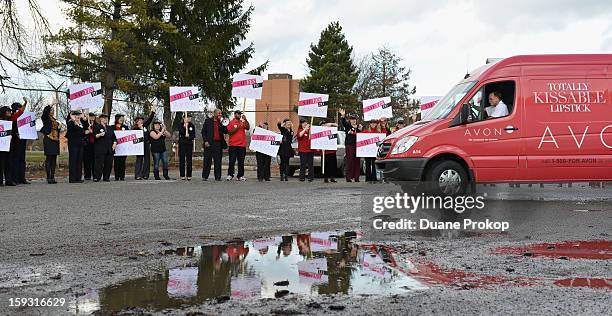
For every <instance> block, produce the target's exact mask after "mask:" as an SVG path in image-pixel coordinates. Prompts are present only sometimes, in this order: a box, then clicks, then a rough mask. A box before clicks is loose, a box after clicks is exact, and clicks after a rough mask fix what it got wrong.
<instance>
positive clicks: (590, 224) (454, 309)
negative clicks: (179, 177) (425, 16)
mask: <svg viewBox="0 0 612 316" xmlns="http://www.w3.org/2000/svg"><path fill="white" fill-rule="evenodd" d="M249 176H250V177H251V179H249V181H247V182H226V181H223V182H214V181H207V182H202V181H201V179H199V178H197V177H196V178H194V180H193V181H191V182H184V181H153V180H150V181H133V180H132V181H126V182H110V183H86V184H83V185H80V184H68V183H60V184H57V185H47V184H43V183H42V182H36V183H33V184H31V185H25V186H19V187H16V188H8V187H4V188H0V201H2V204H1V205H0V252H1V253H2V256H1V257H0V313H2V314H24V313H26V314H36V313H39V314H58V315H61V314H66V313H74V312H75V310H74V309H69V307H68V306H65V307H63V308H43V307H38V308H16V307H10V306H9V299H10V298H15V297H39V298H42V297H64V298H66V299H67V300H69V301H70V299H71V298H73V297H75V296H78V295H79V293H81V292H83V291H86V290H87V289H91V288H93V289H96V288H102V287H105V286H108V285H112V284H117V283H120V282H122V281H125V280H127V279H131V278H136V277H142V276H146V275H148V274H151V273H155V272H158V271H163V270H165V269H168V268H172V267H176V266H180V265H185V264H189V260H190V259H188V258H178V257H172V256H156V255H154V254H155V253H156V252H158V251H160V250H162V249H164V246H163V245H162V242H168V243H172V244H174V245H193V244H211V243H216V242H222V241H227V240H231V239H235V238H240V239H245V240H246V239H252V238H257V237H265V236H274V235H280V234H287V233H292V232H310V231H326V230H354V229H359V228H360V227H361V226H362V225H363V223H367V222H368V220H369V218H368V214H369V213H368V212H367V211H364V210H362V207H363V204H362V201H361V199H362V196H363V193H364V192H371V191H376V190H380V189H381V188H382V189H383V190H386V189H391V190H395V189H394V188H393V185H391V184H367V183H363V182H362V183H345V182H344V181H341V182H339V183H335V184H325V183H323V182H322V180H321V179H317V180H316V181H315V182H314V183H301V182H298V181H297V179H295V178H293V179H290V180H291V181H290V182H279V181H278V179H273V181H271V182H265V183H260V182H257V181H254V180H252V178H254V174H253V173H249V174H247V177H249ZM497 189H499V190H500V192H501V193H499V194H497V195H494V197H493V199H494V201H491V202H490V207H489V208H487V209H486V210H485V211H484V212H482V213H480V214H479V216H481V218H490V219H495V220H507V221H509V222H510V223H511V228H510V230H509V231H508V232H505V233H492V234H488V233H483V234H478V233H473V232H471V233H466V232H462V231H451V232H448V231H429V232H421V233H415V234H404V235H401V234H400V235H394V236H389V237H388V241H383V243H384V244H386V245H390V246H393V247H396V248H397V249H400V250H401V251H400V253H401V254H402V256H403V257H404V259H406V260H413V259H415V258H414V257H415V256H417V257H419V260H427V261H429V262H435V263H436V265H438V266H441V267H445V269H449V270H462V271H466V270H469V271H477V272H478V273H480V274H484V275H495V276H502V277H506V278H513V277H520V278H533V279H538V280H551V282H535V284H532V285H529V286H508V285H495V286H485V287H465V286H463V287H461V286H459V287H457V286H437V287H431V288H429V289H427V290H423V291H415V292H411V293H407V294H406V295H399V296H397V295H396V296H388V297H386V296H382V297H381V296H358V297H356V296H350V295H332V296H317V297H296V296H291V295H290V296H287V297H286V298H283V299H276V300H268V299H262V300H257V299H255V300H244V301H239V300H231V301H229V302H226V303H222V304H217V303H215V302H211V303H206V304H203V305H200V306H186V307H185V309H184V310H168V311H166V312H167V313H169V314H184V313H185V312H186V311H193V312H195V311H202V312H204V313H212V314H219V313H222V314H245V313H255V314H271V313H272V314H294V313H304V314H327V313H330V312H333V313H346V314H359V315H362V314H373V313H377V314H389V315H395V314H399V313H401V314H457V313H467V314H521V315H524V314H543V313H552V314H598V315H605V314H610V313H611V312H612V305H611V303H610V302H612V300H611V298H612V295H611V294H612V290H611V289H610V288H609V287H608V288H605V287H604V288H589V287H561V286H556V285H554V284H553V283H552V280H557V279H562V278H574V277H589V278H604V279H608V280H610V279H612V272H611V271H612V269H610V263H611V261H610V260H607V259H603V260H602V259H599V260H593V259H574V258H569V260H565V259H559V258H525V257H523V256H514V255H493V254H492V252H493V251H494V250H495V249H496V248H498V247H504V246H516V245H526V244H532V243H543V242H545V243H548V242H559V241H567V240H572V241H582V240H605V241H609V240H610V239H611V238H610V234H612V187H610V186H608V187H605V188H591V187H588V186H586V185H574V186H573V187H572V188H567V187H563V188H558V187H556V186H547V187H546V188H543V189H542V188H526V187H525V186H522V187H521V188H520V189H516V188H513V189H510V188H507V186H501V187H498V188H497ZM372 215H373V214H372ZM466 216H467V215H466ZM434 217H435V216H434ZM608 251H610V250H608ZM313 302H316V303H317V304H318V306H317V304H312V303H313ZM330 306H335V307H332V308H333V309H334V310H330ZM338 306H340V307H338Z"/></svg>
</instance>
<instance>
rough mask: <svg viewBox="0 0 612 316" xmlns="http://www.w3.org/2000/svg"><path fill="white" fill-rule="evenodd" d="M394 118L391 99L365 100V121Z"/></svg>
mask: <svg viewBox="0 0 612 316" xmlns="http://www.w3.org/2000/svg"><path fill="white" fill-rule="evenodd" d="M383 117H384V118H391V117H393V108H392V107H391V97H384V98H376V99H370V100H363V120H364V121H371V120H378V119H381V118H383Z"/></svg>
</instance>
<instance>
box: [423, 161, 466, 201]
mask: <svg viewBox="0 0 612 316" xmlns="http://www.w3.org/2000/svg"><path fill="white" fill-rule="evenodd" d="M427 180H428V182H429V184H430V186H431V189H432V191H433V192H432V193H433V194H437V195H460V194H465V193H466V192H467V188H468V175H467V171H466V170H465V168H463V166H462V165H461V164H459V163H458V162H456V161H453V160H444V161H442V162H439V163H437V164H435V165H434V166H432V168H431V169H430V170H429V173H428V176H427Z"/></svg>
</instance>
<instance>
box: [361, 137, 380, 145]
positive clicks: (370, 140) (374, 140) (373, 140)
mask: <svg viewBox="0 0 612 316" xmlns="http://www.w3.org/2000/svg"><path fill="white" fill-rule="evenodd" d="M379 141H380V137H372V138H368V139H364V140H362V141H358V142H357V147H363V146H368V145H372V144H376V143H378V142H379Z"/></svg>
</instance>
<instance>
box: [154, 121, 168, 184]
mask: <svg viewBox="0 0 612 316" xmlns="http://www.w3.org/2000/svg"><path fill="white" fill-rule="evenodd" d="M149 136H151V153H152V154H153V176H155V180H161V178H160V177H159V161H160V160H161V162H162V163H163V170H164V179H166V180H170V176H169V175H168V151H167V150H166V137H170V136H171V135H170V132H168V131H167V130H166V127H165V126H163V125H162V123H161V122H160V121H154V122H153V129H151V133H149Z"/></svg>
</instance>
